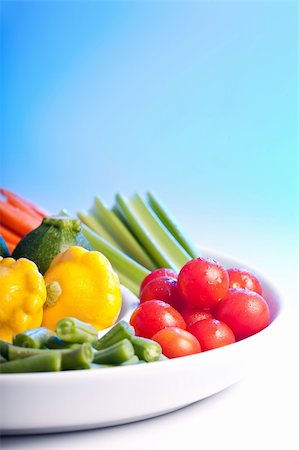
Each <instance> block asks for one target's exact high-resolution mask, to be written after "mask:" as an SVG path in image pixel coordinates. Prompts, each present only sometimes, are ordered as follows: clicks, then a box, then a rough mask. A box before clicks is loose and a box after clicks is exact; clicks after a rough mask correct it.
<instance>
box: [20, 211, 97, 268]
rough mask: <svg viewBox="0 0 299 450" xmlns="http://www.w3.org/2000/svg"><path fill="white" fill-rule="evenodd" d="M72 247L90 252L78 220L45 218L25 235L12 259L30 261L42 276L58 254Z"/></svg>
mask: <svg viewBox="0 0 299 450" xmlns="http://www.w3.org/2000/svg"><path fill="white" fill-rule="evenodd" d="M74 245H77V246H79V247H83V248H85V249H87V250H92V247H91V245H90V243H89V242H88V240H87V239H86V238H85V237H84V236H83V234H82V232H81V223H80V221H79V220H77V219H72V218H69V217H60V216H57V217H55V216H53V217H45V218H44V219H43V221H42V223H41V225H40V226H39V227H37V228H35V229H34V230H33V231H31V232H30V233H28V234H26V236H24V238H23V239H22V240H21V241H20V242H19V243H18V245H17V246H16V248H15V249H14V251H13V253H12V257H13V258H15V259H18V258H27V259H30V260H31V261H33V262H35V264H36V265H37V267H38V269H39V271H40V272H41V273H42V274H44V273H45V272H46V271H47V269H48V267H49V266H50V264H51V262H52V260H53V258H54V257H55V256H56V255H57V254H58V253H61V252H63V251H64V250H67V249H68V248H69V247H72V246H74Z"/></svg>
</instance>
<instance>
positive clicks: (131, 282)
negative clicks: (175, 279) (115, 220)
mask: <svg viewBox="0 0 299 450" xmlns="http://www.w3.org/2000/svg"><path fill="white" fill-rule="evenodd" d="M60 214H61V215H65V216H67V215H69V213H68V212H67V211H66V210H65V209H64V210H62V211H61V212H60ZM82 233H83V234H84V236H85V237H86V239H88V241H89V243H90V245H91V246H92V248H93V249H94V250H96V251H98V252H101V253H103V255H105V256H106V258H107V259H109V261H110V263H111V265H112V267H113V269H114V270H115V271H116V273H117V274H118V276H119V279H120V282H121V283H122V284H123V285H124V286H125V287H127V288H128V289H130V291H132V292H133V293H134V294H135V295H139V288H140V284H141V282H142V281H143V279H144V278H145V277H146V276H147V275H148V274H149V273H150V271H149V270H148V269H146V268H145V267H144V266H142V265H141V264H138V263H137V262H136V261H134V260H133V259H132V258H130V257H129V256H127V255H125V254H124V253H123V252H121V251H120V250H118V249H117V248H115V247H114V246H113V245H111V244H110V243H109V242H107V241H106V240H105V239H103V238H102V237H101V236H99V235H98V234H97V233H95V232H94V231H92V230H91V229H90V228H89V227H87V226H86V225H82ZM87 236H88V238H87Z"/></svg>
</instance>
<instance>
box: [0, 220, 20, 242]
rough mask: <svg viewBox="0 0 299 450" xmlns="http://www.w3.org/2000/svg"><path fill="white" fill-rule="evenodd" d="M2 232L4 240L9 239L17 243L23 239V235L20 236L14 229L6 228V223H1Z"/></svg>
mask: <svg viewBox="0 0 299 450" xmlns="http://www.w3.org/2000/svg"><path fill="white" fill-rule="evenodd" d="M0 234H1V235H2V236H3V238H4V240H5V241H6V240H8V241H9V242H12V243H14V244H17V243H18V242H19V241H20V240H21V239H22V236H18V235H17V234H16V233H14V232H13V231H11V230H9V229H8V228H6V227H5V226H4V225H1V224H0Z"/></svg>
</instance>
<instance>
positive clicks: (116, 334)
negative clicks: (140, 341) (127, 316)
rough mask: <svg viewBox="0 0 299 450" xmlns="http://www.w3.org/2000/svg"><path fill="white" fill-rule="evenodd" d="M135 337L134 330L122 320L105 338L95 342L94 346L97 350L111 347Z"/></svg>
mask: <svg viewBox="0 0 299 450" xmlns="http://www.w3.org/2000/svg"><path fill="white" fill-rule="evenodd" d="M133 335H134V328H133V327H132V326H131V325H130V324H129V323H128V322H126V321H124V320H121V321H120V322H118V323H117V324H116V325H114V326H113V327H112V328H111V329H110V330H109V331H108V332H107V333H106V334H104V336H102V337H101V338H100V339H99V340H97V341H96V342H93V344H92V346H93V347H94V348H95V349H96V350H101V349H103V348H106V347H109V346H110V345H112V344H115V343H116V342H119V341H121V340H122V339H129V340H130V338H131V336H133Z"/></svg>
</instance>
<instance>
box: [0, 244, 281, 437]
mask: <svg viewBox="0 0 299 450" xmlns="http://www.w3.org/2000/svg"><path fill="white" fill-rule="evenodd" d="M205 254H206V256H210V257H213V258H215V259H217V260H218V261H220V262H222V263H223V264H224V265H225V267H232V266H239V267H240V266H243V267H244V265H243V264H240V262H238V261H235V260H234V259H232V258H227V257H222V256H221V255H218V254H217V253H214V252H211V251H207V252H205ZM255 273H256V272H255ZM257 275H258V276H259V278H260V279H261V281H262V284H263V290H264V296H265V297H266V299H267V301H268V303H269V306H270V309H271V324H270V325H269V327H267V328H266V329H264V330H262V331H261V332H260V333H257V334H256V335H254V336H251V337H250V338H248V339H244V340H243V341H240V342H237V343H235V344H232V345H228V346H226V347H222V348H219V349H215V350H211V351H208V352H204V353H201V354H198V355H191V356H186V357H184V358H177V359H172V360H167V361H161V362H156V363H151V364H140V365H136V366H134V365H132V366H124V367H115V368H105V369H99V370H89V371H88V370H86V371H69V372H59V373H39V374H15V375H14V374H7V375H6V374H2V375H1V377H0V397H1V404H0V425H1V431H2V433H3V434H29V433H49V432H60V431H68V430H83V429H91V428H98V427H105V426H112V425H117V424H121V423H128V422H132V421H137V420H141V419H145V418H149V417H153V416H158V415H161V414H164V413H166V412H169V411H173V410H175V409H178V408H181V407H183V406H186V405H188V404H191V403H193V402H196V401H198V400H201V399H203V398H205V397H208V396H210V395H212V394H215V393H217V392H219V391H221V390H223V389H225V388H226V387H228V386H230V385H232V384H234V383H235V382H237V381H239V380H240V379H241V378H242V377H243V376H244V375H246V372H247V371H248V368H249V367H251V368H252V367H253V365H254V364H256V362H257V360H259V364H260V361H262V363H264V364H266V355H267V348H268V347H269V346H271V345H275V336H277V335H279V330H280V327H279V322H280V319H281V316H282V301H281V298H280V296H279V294H278V292H277V291H276V290H275V288H274V287H273V285H272V283H271V282H269V281H267V280H265V279H264V278H263V277H262V276H261V275H260V274H257ZM123 295H124V307H123V310H122V313H121V314H122V317H124V318H126V319H128V317H129V316H130V311H131V309H132V307H134V306H135V305H136V297H135V296H133V294H131V293H130V292H129V291H128V290H126V289H124V291H123ZM257 369H258V370H262V367H261V366H260V365H259V367H257Z"/></svg>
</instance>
